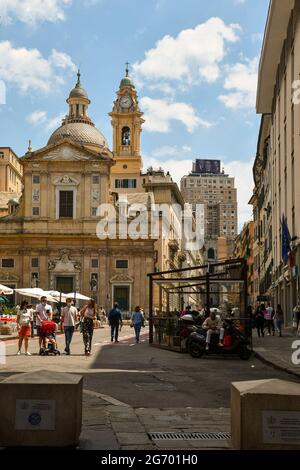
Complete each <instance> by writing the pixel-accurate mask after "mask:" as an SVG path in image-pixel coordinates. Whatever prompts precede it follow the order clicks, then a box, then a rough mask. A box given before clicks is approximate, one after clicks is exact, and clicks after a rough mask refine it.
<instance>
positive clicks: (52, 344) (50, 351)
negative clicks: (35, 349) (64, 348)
mask: <svg viewBox="0 0 300 470" xmlns="http://www.w3.org/2000/svg"><path fill="white" fill-rule="evenodd" d="M41 335H42V338H43V342H44V347H42V348H41V349H40V352H39V355H40V356H60V352H59V350H58V349H57V343H56V339H55V337H56V323H55V322H54V321H44V322H43V323H42V325H41Z"/></svg>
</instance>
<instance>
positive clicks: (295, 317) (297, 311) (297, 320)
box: [293, 302, 300, 332]
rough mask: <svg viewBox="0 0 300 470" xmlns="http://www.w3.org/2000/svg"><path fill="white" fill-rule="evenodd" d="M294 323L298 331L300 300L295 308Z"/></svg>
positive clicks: (299, 324)
mask: <svg viewBox="0 0 300 470" xmlns="http://www.w3.org/2000/svg"><path fill="white" fill-rule="evenodd" d="M293 324H294V325H293V326H294V327H295V328H296V331H297V332H298V331H299V327H300V302H298V303H297V305H296V307H295V308H294V309H293Z"/></svg>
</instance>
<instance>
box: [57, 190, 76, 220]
mask: <svg viewBox="0 0 300 470" xmlns="http://www.w3.org/2000/svg"><path fill="white" fill-rule="evenodd" d="M73 202H74V193H73V191H59V217H60V218H69V219H72V218H73Z"/></svg>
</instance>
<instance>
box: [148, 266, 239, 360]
mask: <svg viewBox="0 0 300 470" xmlns="http://www.w3.org/2000/svg"><path fill="white" fill-rule="evenodd" d="M247 271H248V266H247V260H246V259H243V258H239V259H230V260H227V261H222V262H216V263H209V264H205V265H201V266H195V267H192V268H191V267H188V268H182V269H176V270H172V271H164V272H154V273H149V274H148V277H149V329H150V330H149V342H150V344H152V345H154V346H159V347H164V348H167V349H172V350H178V351H182V350H184V341H182V338H181V334H180V331H181V329H182V328H181V322H182V320H181V319H180V318H179V315H178V314H179V311H180V310H181V309H182V308H183V303H185V304H186V303H189V304H194V305H195V308H194V309H197V310H198V309H199V307H205V306H206V307H207V306H209V307H210V308H211V307H218V308H219V309H220V311H221V314H222V318H226V317H228V316H231V317H232V316H234V318H236V319H237V320H240V321H243V322H244V323H245V324H246V323H247V306H248V296H247ZM154 289H159V298H162V295H161V294H162V292H163V293H164V295H165V296H166V298H167V302H166V308H164V309H162V308H160V307H161V306H158V307H157V306H154V304H153V298H154ZM174 298H175V301H174ZM171 299H173V301H171ZM185 299H189V300H188V302H187V301H186V300H185ZM174 304H176V305H178V306H179V310H177V311H176V312H174V311H172V305H174ZM242 319H243V320H242Z"/></svg>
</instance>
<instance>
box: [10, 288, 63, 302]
mask: <svg viewBox="0 0 300 470" xmlns="http://www.w3.org/2000/svg"><path fill="white" fill-rule="evenodd" d="M14 290H15V292H17V293H18V294H20V295H24V297H32V298H34V299H40V298H41V297H44V296H45V297H47V300H49V302H55V303H56V302H57V300H56V299H55V298H54V297H52V296H51V295H48V294H47V292H45V291H44V290H43V289H40V288H39V287H35V288H31V289H14Z"/></svg>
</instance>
